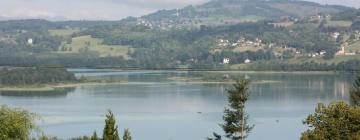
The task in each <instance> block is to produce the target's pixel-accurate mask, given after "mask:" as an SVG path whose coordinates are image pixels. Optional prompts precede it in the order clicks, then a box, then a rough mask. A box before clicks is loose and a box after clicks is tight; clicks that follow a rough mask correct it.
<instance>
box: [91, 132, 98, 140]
mask: <svg viewBox="0 0 360 140" xmlns="http://www.w3.org/2000/svg"><path fill="white" fill-rule="evenodd" d="M91 140H99V138H98V136H97V134H96V131H94V134H93V135H92V136H91Z"/></svg>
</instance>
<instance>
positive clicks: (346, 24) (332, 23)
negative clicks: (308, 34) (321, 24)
mask: <svg viewBox="0 0 360 140" xmlns="http://www.w3.org/2000/svg"><path fill="white" fill-rule="evenodd" d="M351 25H352V22H351V21H345V20H339V21H332V20H331V21H327V23H326V24H325V26H326V27H350V26H351Z"/></svg>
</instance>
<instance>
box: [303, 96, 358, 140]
mask: <svg viewBox="0 0 360 140" xmlns="http://www.w3.org/2000/svg"><path fill="white" fill-rule="evenodd" d="M304 124H306V125H308V126H309V127H310V128H311V129H310V130H307V131H306V132H304V133H302V136H301V140H358V139H359V138H360V108H359V107H352V106H349V105H347V104H346V103H344V102H337V103H335V102H334V103H331V104H330V105H328V106H325V105H324V104H319V105H318V107H317V108H316V109H315V113H314V114H311V115H309V116H308V117H307V118H306V120H305V121H304Z"/></svg>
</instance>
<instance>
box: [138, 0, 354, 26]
mask: <svg viewBox="0 0 360 140" xmlns="http://www.w3.org/2000/svg"><path fill="white" fill-rule="evenodd" d="M347 9H351V8H348V7H344V6H331V5H320V4H318V3H313V2H305V1H294V0H213V1H210V2H207V3H205V4H202V5H197V6H187V7H185V8H182V9H173V10H160V11H158V12H155V13H153V14H149V15H146V16H143V17H140V18H139V19H141V20H145V21H146V22H150V23H155V24H156V25H161V24H164V23H165V24H166V23H178V24H199V23H201V24H205V25H207V24H222V23H233V22H235V23H238V22H243V21H255V20H259V19H279V18H282V17H306V16H310V15H316V14H317V13H336V12H341V11H344V10H347ZM141 22H143V23H144V21H141Z"/></svg>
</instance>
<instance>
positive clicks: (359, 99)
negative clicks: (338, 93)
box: [350, 74, 360, 106]
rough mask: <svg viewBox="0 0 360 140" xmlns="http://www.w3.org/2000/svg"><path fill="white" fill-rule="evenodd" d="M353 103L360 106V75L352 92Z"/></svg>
mask: <svg viewBox="0 0 360 140" xmlns="http://www.w3.org/2000/svg"><path fill="white" fill-rule="evenodd" d="M350 96H351V103H352V104H353V105H356V106H360V74H359V75H358V76H357V77H356V80H355V82H354V84H353V87H352V88H351V90H350Z"/></svg>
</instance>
